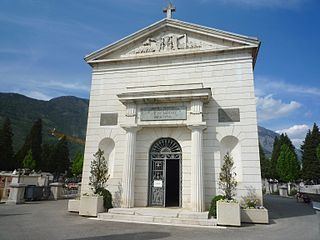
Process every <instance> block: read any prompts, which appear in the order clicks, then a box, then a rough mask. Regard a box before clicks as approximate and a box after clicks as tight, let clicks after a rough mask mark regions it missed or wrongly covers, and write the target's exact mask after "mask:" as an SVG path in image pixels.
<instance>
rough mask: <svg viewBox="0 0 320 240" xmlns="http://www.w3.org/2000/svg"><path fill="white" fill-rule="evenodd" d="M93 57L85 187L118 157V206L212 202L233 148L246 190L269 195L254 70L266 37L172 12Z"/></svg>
mask: <svg viewBox="0 0 320 240" xmlns="http://www.w3.org/2000/svg"><path fill="white" fill-rule="evenodd" d="M171 10H172V9H169V10H168V9H167V14H168V16H167V18H165V19H163V20H161V21H159V22H156V23H154V24H152V25H150V26H148V27H146V28H144V29H142V30H139V31H138V32H136V33H133V34H131V35H129V36H128V37H125V38H123V39H121V40H119V41H117V42H115V43H113V44H111V45H109V46H106V47H104V48H102V49H100V50H97V51H96V52H93V53H91V54H89V55H88V56H86V57H85V60H86V61H87V63H88V64H90V65H91V66H92V85H91V93H90V105H89V113H88V127H87V136H86V145H85V156H84V159H85V160H84V169H83V176H82V189H81V192H82V193H86V192H87V193H90V186H89V185H88V183H89V175H90V162H91V160H92V159H93V154H94V153H95V152H96V151H97V150H98V148H100V149H102V150H103V151H104V155H105V158H106V159H107V160H108V164H109V173H110V179H109V181H108V187H107V188H108V189H109V190H110V191H111V193H112V195H113V201H114V205H115V206H116V207H123V208H133V207H149V206H150V207H153V206H157V207H180V208H182V209H187V210H191V211H195V212H202V211H205V210H206V209H208V207H209V204H210V201H211V199H212V197H214V196H215V195H218V194H221V192H220V191H219V186H218V179H219V172H220V168H221V166H222V161H223V157H224V155H225V154H226V152H230V154H231V155H232V157H233V159H234V163H235V172H236V174H237V175H236V179H237V181H238V187H237V196H236V198H238V199H241V197H242V196H245V195H247V194H248V191H251V192H252V191H254V192H255V193H256V195H257V197H258V198H260V200H261V201H262V190H261V189H262V187H261V175H260V161H259V147H258V131H257V114H256V102H255V94H254V76H253V69H254V65H255V61H256V58H257V54H258V50H259V46H260V42H259V40H258V39H256V38H252V37H247V36H243V35H238V34H234V33H229V32H225V31H221V30H217V29H214V28H209V27H204V26H199V25H195V24H191V23H187V22H183V21H180V20H176V19H172V18H171Z"/></svg>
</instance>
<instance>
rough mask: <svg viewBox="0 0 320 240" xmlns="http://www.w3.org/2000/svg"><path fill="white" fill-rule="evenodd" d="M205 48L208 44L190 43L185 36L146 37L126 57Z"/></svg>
mask: <svg viewBox="0 0 320 240" xmlns="http://www.w3.org/2000/svg"><path fill="white" fill-rule="evenodd" d="M205 46H209V44H207V43H204V42H200V41H197V42H196V41H192V40H191V39H189V38H188V36H187V34H181V35H179V34H167V35H165V36H161V37H158V38H152V37H148V38H147V39H146V40H145V41H144V42H143V44H142V46H140V47H138V48H135V49H133V50H132V51H130V52H129V53H128V55H132V54H141V53H152V52H166V51H177V50H182V49H194V48H202V47H205Z"/></svg>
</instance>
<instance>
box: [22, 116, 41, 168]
mask: <svg viewBox="0 0 320 240" xmlns="http://www.w3.org/2000/svg"><path fill="white" fill-rule="evenodd" d="M41 145H42V120H41V119H38V120H37V121H35V123H34V124H33V126H32V128H31V130H30V132H29V134H28V136H27V137H26V140H25V142H24V144H23V146H22V148H21V149H20V150H19V152H18V153H17V155H16V158H17V161H18V163H20V162H21V161H22V160H23V158H24V156H25V155H26V154H27V153H28V151H29V149H31V151H32V156H33V159H34V160H35V162H36V166H35V169H36V170H40V169H41V167H42V166H41V165H42V159H41V157H42V148H41Z"/></svg>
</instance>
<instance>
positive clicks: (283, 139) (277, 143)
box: [270, 133, 297, 179]
mask: <svg viewBox="0 0 320 240" xmlns="http://www.w3.org/2000/svg"><path fill="white" fill-rule="evenodd" d="M283 144H286V145H287V146H288V147H289V148H290V149H291V150H292V152H293V153H294V155H295V157H296V158H297V154H296V152H295V147H294V146H293V144H292V142H291V140H290V138H289V137H288V136H287V134H283V133H282V134H281V135H280V136H279V138H278V137H276V138H275V139H274V143H273V150H272V155H271V163H270V177H271V178H273V179H279V178H280V176H279V175H278V171H277V162H278V159H279V155H280V151H281V146H282V145H283Z"/></svg>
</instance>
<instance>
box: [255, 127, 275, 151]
mask: <svg viewBox="0 0 320 240" xmlns="http://www.w3.org/2000/svg"><path fill="white" fill-rule="evenodd" d="M258 135H259V142H260V144H261V146H262V147H263V150H264V153H265V154H266V156H267V157H271V154H272V149H273V142H274V138H275V137H278V136H279V134H278V133H276V132H274V131H271V130H269V129H266V128H264V127H260V126H258Z"/></svg>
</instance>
